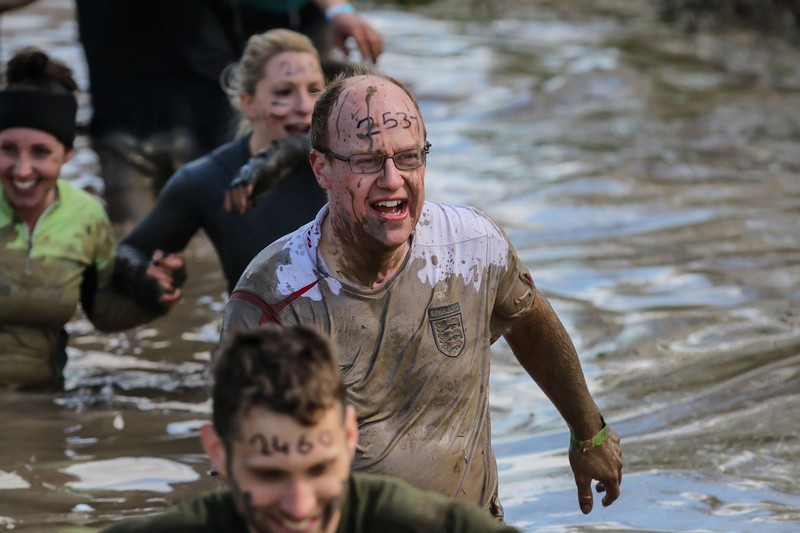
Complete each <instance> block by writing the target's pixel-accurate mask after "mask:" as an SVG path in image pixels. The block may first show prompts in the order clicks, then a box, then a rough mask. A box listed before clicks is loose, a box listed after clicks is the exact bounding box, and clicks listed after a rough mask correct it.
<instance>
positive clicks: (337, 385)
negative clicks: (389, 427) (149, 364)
mask: <svg viewBox="0 0 800 533" xmlns="http://www.w3.org/2000/svg"><path fill="white" fill-rule="evenodd" d="M213 377H214V386H213V392H212V398H213V416H212V421H213V424H214V429H215V430H216V431H217V434H218V435H219V436H220V438H221V439H222V441H223V442H225V443H229V442H231V440H232V439H234V438H237V437H238V436H239V429H240V428H239V424H238V421H239V419H240V418H241V417H242V416H245V415H247V413H248V412H249V410H250V409H251V408H253V407H256V406H258V407H264V408H267V409H269V410H270V411H273V412H276V413H280V414H285V415H289V416H291V417H292V418H294V419H295V420H296V421H297V422H299V423H300V424H302V425H304V426H312V425H314V424H315V423H316V422H317V421H318V420H319V419H320V417H321V416H322V415H323V414H324V413H325V411H327V410H328V409H329V408H331V407H333V406H336V405H341V406H342V412H343V413H344V405H345V387H344V384H343V382H342V377H341V374H340V372H339V365H338V358H337V356H336V350H335V349H334V347H333V344H332V343H331V342H330V341H329V340H328V339H327V338H326V337H325V336H324V335H323V334H321V333H320V332H318V331H317V330H315V329H312V328H310V327H308V326H302V325H297V326H290V327H286V328H282V327H280V326H277V325H275V324H265V325H263V326H259V327H258V328H256V329H253V330H250V331H241V332H237V333H234V334H233V335H232V336H231V338H230V339H229V341H228V342H227V343H226V344H225V346H224V347H223V348H222V350H221V351H220V353H219V354H218V355H217V358H216V361H215V364H214V368H213Z"/></svg>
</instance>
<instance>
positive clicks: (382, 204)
mask: <svg viewBox="0 0 800 533" xmlns="http://www.w3.org/2000/svg"><path fill="white" fill-rule="evenodd" d="M400 204H401V202H400V201H399V200H390V201H387V202H378V203H377V204H375V205H377V206H380V207H399V206H400Z"/></svg>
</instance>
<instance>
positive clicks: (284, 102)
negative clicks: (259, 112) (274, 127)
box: [262, 98, 292, 119]
mask: <svg viewBox="0 0 800 533" xmlns="http://www.w3.org/2000/svg"><path fill="white" fill-rule="evenodd" d="M291 112H292V106H291V105H290V102H289V100H288V99H284V98H276V99H275V100H272V101H271V102H270V103H269V105H268V106H267V108H266V109H265V110H264V111H263V117H262V118H265V119H266V118H277V119H283V118H286V117H288V116H289V113H291Z"/></svg>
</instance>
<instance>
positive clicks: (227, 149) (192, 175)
mask: <svg viewBox="0 0 800 533" xmlns="http://www.w3.org/2000/svg"><path fill="white" fill-rule="evenodd" d="M249 157H250V152H249V149H248V147H247V138H240V139H235V140H233V141H230V142H227V143H225V144H223V145H221V146H218V147H217V148H215V149H214V150H212V151H211V152H209V153H207V154H205V155H203V156H201V157H199V158H197V159H194V160H192V161H189V162H188V163H186V164H184V165H183V166H182V167H180V168H179V169H178V171H177V172H175V174H174V175H173V176H172V177H171V178H170V179H169V180H168V181H167V185H169V184H170V182H172V181H173V180H175V181H176V182H179V183H181V184H183V185H186V184H192V185H194V184H196V181H197V180H206V179H209V178H210V177H214V178H216V179H219V180H221V181H223V182H224V183H225V184H227V183H228V182H230V181H231V180H232V179H233V174H234V173H235V172H236V170H238V169H239V167H241V166H242V165H244V164H245V163H246V162H247V160H248V159H249Z"/></svg>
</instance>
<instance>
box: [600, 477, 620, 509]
mask: <svg viewBox="0 0 800 533" xmlns="http://www.w3.org/2000/svg"><path fill="white" fill-rule="evenodd" d="M599 485H600V484H599V483H598V486H599ZM599 490H600V489H599V488H598V492H599ZM604 490H605V492H606V495H605V496H603V507H608V506H609V505H611V504H612V503H614V502H615V501H616V500H617V498H619V485H618V484H616V483H614V484H613V485H612V484H610V483H609V484H607V485H604Z"/></svg>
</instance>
